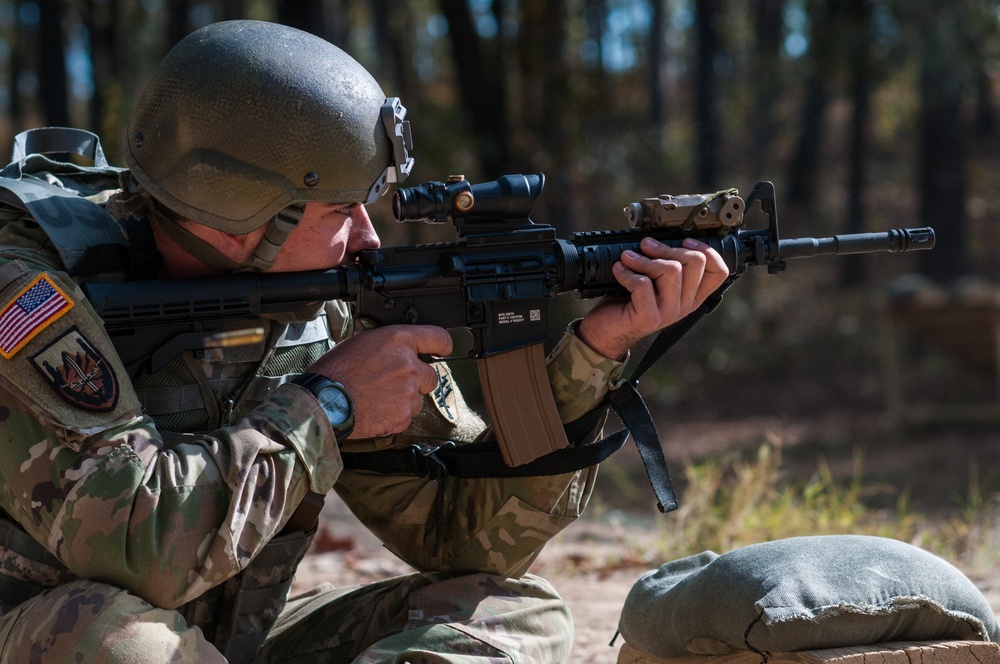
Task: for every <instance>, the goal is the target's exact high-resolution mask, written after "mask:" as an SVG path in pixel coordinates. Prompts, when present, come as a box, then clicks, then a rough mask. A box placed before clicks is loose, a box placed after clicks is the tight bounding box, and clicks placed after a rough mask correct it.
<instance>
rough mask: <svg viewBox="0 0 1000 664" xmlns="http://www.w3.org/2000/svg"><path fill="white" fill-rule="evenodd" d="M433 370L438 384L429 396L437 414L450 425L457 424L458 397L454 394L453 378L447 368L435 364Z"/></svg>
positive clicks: (441, 364) (438, 363) (437, 363)
mask: <svg viewBox="0 0 1000 664" xmlns="http://www.w3.org/2000/svg"><path fill="white" fill-rule="evenodd" d="M432 366H433V367H434V370H435V371H436V372H437V375H438V384H437V387H436V388H434V392H433V394H432V395H431V396H432V397H433V401H434V405H435V406H436V407H437V410H438V412H439V413H441V415H442V416H444V418H445V419H446V420H448V421H449V422H451V423H452V424H455V423H456V422H458V395H457V394H455V385H454V378H452V375H451V372H450V371H449V370H448V367H447V366H444V365H443V363H440V362H435V363H434V364H433V365H432Z"/></svg>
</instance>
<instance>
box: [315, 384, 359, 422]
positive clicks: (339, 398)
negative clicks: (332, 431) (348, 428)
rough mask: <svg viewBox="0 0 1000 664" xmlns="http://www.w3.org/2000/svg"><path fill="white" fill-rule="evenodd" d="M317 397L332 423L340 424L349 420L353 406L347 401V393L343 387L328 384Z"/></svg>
mask: <svg viewBox="0 0 1000 664" xmlns="http://www.w3.org/2000/svg"><path fill="white" fill-rule="evenodd" d="M316 398H317V399H318V400H319V403H320V405H321V406H323V410H325V411H326V414H327V417H329V418H330V424H332V425H333V426H339V425H341V424H343V423H344V422H346V421H347V418H348V417H349V416H350V414H351V406H350V404H349V403H348V401H347V395H346V394H344V392H343V391H342V390H341V389H339V388H338V387H336V386H334V385H328V386H326V387H324V388H323V389H321V390H320V391H319V394H317V395H316Z"/></svg>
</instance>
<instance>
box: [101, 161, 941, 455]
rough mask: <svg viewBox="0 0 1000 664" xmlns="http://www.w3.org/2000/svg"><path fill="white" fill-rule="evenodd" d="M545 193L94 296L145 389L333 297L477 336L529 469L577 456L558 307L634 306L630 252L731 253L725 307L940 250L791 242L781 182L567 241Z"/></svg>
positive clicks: (471, 200) (404, 214)
mask: <svg viewBox="0 0 1000 664" xmlns="http://www.w3.org/2000/svg"><path fill="white" fill-rule="evenodd" d="M544 183H545V178H544V175H542V174H540V173H539V174H533V175H520V174H518V175H505V176H503V177H500V178H498V179H497V180H494V181H490V182H484V183H480V184H470V183H469V182H468V181H466V180H464V179H463V178H460V177H458V178H453V179H452V180H449V181H448V182H427V183H424V184H422V185H419V186H415V187H409V188H403V189H398V190H397V191H396V192H395V194H394V196H393V200H392V209H393V216H394V217H395V218H396V220H397V221H399V222H404V221H418V220H419V221H425V222H429V223H448V222H450V223H452V224H453V225H454V227H455V231H456V234H457V239H456V241H455V242H447V243H437V244H418V245H414V246H404V247H389V248H379V249H372V250H367V251H364V252H361V253H360V254H359V256H358V257H357V260H356V262H354V263H352V264H348V265H343V266H340V267H337V268H334V269H331V270H326V271H314V272H297V273H275V274H271V273H268V274H253V273H238V274H231V275H223V276H218V277H209V278H197V279H173V280H153V281H134V282H120V283H114V282H89V283H84V284H82V286H83V289H84V291H85V293H86V295H87V297H88V299H89V300H90V302H91V304H92V305H93V306H94V308H95V309H96V311H97V313H98V314H99V315H100V316H101V317H102V318H103V319H104V324H105V327H106V328H107V330H108V333H109V334H110V336H111V339H112V341H113V342H114V344H115V347H116V349H117V350H118V352H119V355H120V356H121V358H122V360H123V362H124V363H125V365H126V367H127V368H128V370H129V372H130V373H131V374H133V375H135V373H136V372H137V371H138V370H139V369H141V368H142V367H146V368H147V369H149V370H150V371H156V370H157V369H158V368H160V367H162V366H163V365H164V364H165V363H166V362H167V361H169V360H170V359H172V358H173V357H175V356H176V355H177V354H179V353H180V352H182V351H185V350H192V349H199V348H204V347H208V346H212V345H227V344H233V343H241V342H242V343H245V342H246V341H245V339H243V338H241V335H240V334H239V333H237V334H236V337H237V338H236V339H233V338H232V337H231V336H230V335H231V333H228V332H219V331H218V330H219V327H218V326H219V325H220V323H221V322H223V321H232V320H237V319H259V318H261V317H262V316H265V315H268V314H279V313H287V312H293V311H298V310H299V309H301V308H303V307H305V306H307V305H309V304H310V303H316V302H323V301H327V300H334V299H339V300H345V301H347V302H349V303H350V306H351V310H352V313H353V315H354V316H355V318H356V319H357V320H360V321H364V322H366V323H371V324H375V325H389V324H399V323H405V324H427V325H438V326H441V327H445V328H466V329H467V330H469V332H470V333H471V339H472V348H471V350H470V351H469V352H468V356H469V357H471V358H475V359H476V360H477V361H478V365H479V375H480V380H481V383H482V386H483V394H484V397H485V401H486V403H487V410H488V412H489V415H490V419H491V421H492V423H493V426H494V428H495V430H496V432H497V438H498V441H499V443H500V448H501V452H502V454H503V458H504V461H505V462H506V464H507V465H508V466H519V465H522V464H525V463H528V462H530V461H533V460H535V459H537V458H538V457H540V456H543V455H545V454H547V453H548V452H550V451H553V450H557V449H561V448H563V447H566V445H567V438H566V434H565V432H564V429H563V427H562V424H561V423H560V420H559V416H558V413H557V412H556V406H555V402H554V399H553V397H552V394H551V390H550V389H549V388H548V380H547V376H546V373H545V363H544V355H543V351H542V342H544V341H545V340H546V339H547V338H548V336H549V330H548V324H547V320H546V318H547V316H546V309H547V304H548V302H549V300H551V299H552V298H553V297H555V296H556V295H558V294H561V293H575V294H576V295H578V296H579V297H581V298H594V297H599V296H603V295H625V294H626V291H625V290H624V289H623V288H621V287H620V286H619V285H618V283H617V281H615V279H614V277H613V275H612V266H613V265H614V264H615V262H616V261H617V260H619V257H620V256H621V254H622V252H623V251H625V250H628V249H630V250H633V251H636V252H640V250H639V243H640V241H641V240H642V239H643V238H644V237H646V236H651V237H654V238H656V239H657V240H659V241H661V242H665V243H667V244H670V245H672V246H679V245H680V243H681V241H682V240H683V239H684V238H685V237H695V238H697V239H699V240H701V241H702V242H705V243H707V244H708V245H710V246H711V247H713V248H714V249H715V250H716V251H718V252H719V253H720V254H721V256H722V258H723V260H724V261H725V263H726V265H727V266H728V267H729V271H730V277H729V280H728V281H727V282H726V284H725V285H724V286H723V287H722V288H720V290H719V292H718V296H717V297H715V298H714V299H713V305H712V306H714V304H717V302H718V300H719V299H721V293H722V291H724V290H725V289H726V288H728V286H729V285H731V284H732V282H733V281H734V280H735V279H736V278H737V277H739V276H740V275H741V274H743V273H744V272H745V271H746V270H747V269H748V268H750V267H758V266H766V267H767V269H768V272H769V273H772V274H773V273H777V272H780V271H782V270H784V269H785V267H786V262H785V261H786V260H788V259H792V258H802V257H809V256H817V255H824V254H850V253H869V252H883V251H888V252H897V251H910V250H914V249H930V248H932V247H933V246H934V231H933V230H932V229H931V228H915V229H893V230H889V231H885V232H881V233H857V234H849V235H835V236H832V237H826V238H795V239H780V238H779V235H778V220H777V206H776V203H775V191H774V185H773V184H772V183H770V182H760V183H758V184H757V185H756V186H755V187H754V189H753V191H752V193H751V194H750V195H749V196H748V197H747V199H746V200H745V201H744V199H743V198H741V197H740V196H739V195H738V192H737V191H736V190H735V189H730V190H725V191H720V192H715V193H712V194H699V195H686V196H660V197H656V198H646V199H642V200H640V201H637V202H634V203H631V204H629V205H628V206H627V207H625V209H624V211H625V216H626V217H627V219H628V221H629V224H630V226H631V227H630V228H628V229H621V230H600V231H589V232H579V233H573V234H572V235H571V236H570V238H569V239H560V238H557V237H556V231H555V229H554V228H553V227H551V226H548V225H545V224H538V223H535V222H534V221H532V220H531V212H532V209H533V208H534V205H535V202H536V201H537V199H538V197H539V195H540V194H541V193H542V189H543V187H544ZM755 203H759V204H760V207H761V209H762V210H763V212H764V213H765V214H766V215H767V218H768V225H767V227H766V228H763V229H756V230H751V229H746V228H744V227H743V221H744V218H745V212H746V211H747V210H748V209H750V208H751V207H752V206H753V205H754V204H755ZM640 253H641V252H640ZM682 323H684V321H682ZM251 336H252V335H251Z"/></svg>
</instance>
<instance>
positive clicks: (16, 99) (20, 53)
mask: <svg viewBox="0 0 1000 664" xmlns="http://www.w3.org/2000/svg"><path fill="white" fill-rule="evenodd" d="M20 7H21V2H20V1H19V2H17V3H16V6H15V8H14V11H15V17H16V16H17V15H18V14H19V13H20V11H19V10H20ZM27 38H28V31H27V30H25V29H24V28H23V27H22V26H21V24H20V20H19V19H16V18H15V23H14V31H13V34H12V35H11V40H12V43H11V50H10V65H9V67H10V84H11V86H10V87H11V91H10V111H9V112H10V118H11V121H12V123H13V127H12V129H13V133H15V134H16V133H17V132H19V131H21V130H23V129H25V128H26V125H27V124H28V122H27V118H26V117H25V116H26V112H25V110H26V109H25V108H24V100H23V99H21V90H20V85H19V81H20V80H21V76H22V75H23V73H24V69H25V60H26V55H27V54H28V53H30V51H29V50H28V45H27V44H26V43H25V42H26V41H27ZM12 138H13V136H10V137H8V139H12ZM10 142H11V141H10V140H7V141H6V142H5V143H4V145H10Z"/></svg>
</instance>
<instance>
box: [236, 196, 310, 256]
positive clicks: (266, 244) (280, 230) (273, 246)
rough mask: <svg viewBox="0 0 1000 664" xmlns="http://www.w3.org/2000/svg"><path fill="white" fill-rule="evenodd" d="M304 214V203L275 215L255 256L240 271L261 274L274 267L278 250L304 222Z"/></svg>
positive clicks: (284, 209) (256, 249) (255, 250)
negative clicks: (289, 235)
mask: <svg viewBox="0 0 1000 664" xmlns="http://www.w3.org/2000/svg"><path fill="white" fill-rule="evenodd" d="M303 213H305V204H304V203H293V204H292V205H289V206H288V207H286V208H283V209H282V210H280V211H278V214H276V215H274V218H272V219H271V221H269V222H268V224H267V231H265V233H264V237H262V238H261V239H260V242H258V243H257V247H256V248H255V249H254V250H253V255H252V256H250V257H249V258H248V259H246V261H244V262H243V265H241V266H240V270H242V271H251V272H260V271H262V270H266V269H268V268H270V267H271V266H272V265H274V257H275V256H276V255H277V254H278V250H279V249H281V245H282V243H284V241H285V239H286V238H287V237H288V234H289V233H291V232H292V230H293V229H294V228H295V227H296V226H297V225H298V223H299V221H301V220H302V215H303Z"/></svg>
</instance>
